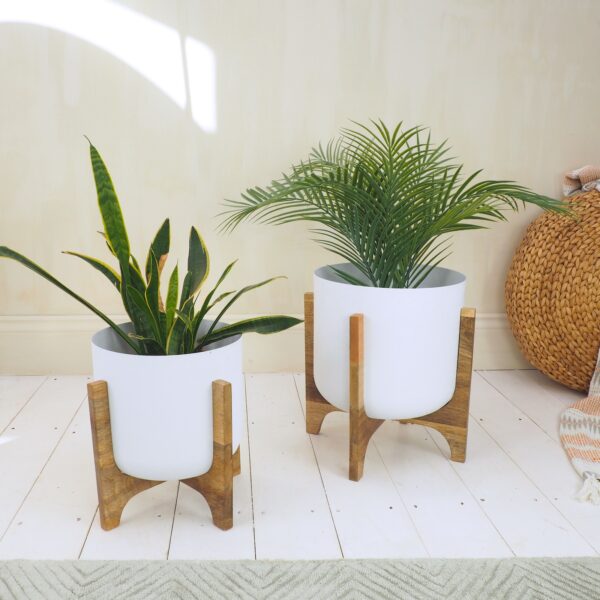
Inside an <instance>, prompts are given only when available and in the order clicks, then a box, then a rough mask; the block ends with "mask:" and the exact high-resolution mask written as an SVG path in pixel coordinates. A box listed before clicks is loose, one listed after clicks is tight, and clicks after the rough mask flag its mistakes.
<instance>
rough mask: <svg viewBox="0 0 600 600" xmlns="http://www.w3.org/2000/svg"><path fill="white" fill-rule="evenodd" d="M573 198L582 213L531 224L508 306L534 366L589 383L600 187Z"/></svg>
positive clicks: (580, 384)
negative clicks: (575, 216) (575, 217)
mask: <svg viewBox="0 0 600 600" xmlns="http://www.w3.org/2000/svg"><path fill="white" fill-rule="evenodd" d="M572 205H573V209H574V212H575V213H576V215H577V217H578V218H577V219H572V218H569V217H564V216H559V215H556V214H554V213H544V214H542V215H541V216H540V217H538V218H537V219H536V220H535V221H533V222H532V223H531V224H530V225H529V227H528V228H527V231H526V233H525V237H524V238H523V240H522V242H521V244H520V246H519V247H518V249H517V251H516V253H515V256H514V258H513V261H512V264H511V266H510V269H509V271H508V276H507V279H506V287H505V301H506V314H507V316H508V321H509V323H510V326H511V329H512V332H513V334H514V336H515V338H516V340H517V343H518V344H519V346H520V348H521V351H522V352H523V354H524V356H525V358H526V359H527V360H528V361H529V362H530V363H531V364H532V365H533V366H534V367H536V368H537V369H539V370H540V371H542V373H545V374H546V375H548V376H549V377H551V378H552V379H554V380H555V381H558V382H560V383H562V384H564V385H566V386H568V387H570V388H573V389H575V390H581V391H587V389H588V386H589V383H590V379H591V377H592V373H593V372H594V367H595V364H596V359H597V356H598V348H599V346H600V192H597V191H593V192H587V193H584V194H579V195H577V196H574V197H573V199H572Z"/></svg>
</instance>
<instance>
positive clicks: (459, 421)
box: [400, 308, 475, 462]
mask: <svg viewBox="0 0 600 600" xmlns="http://www.w3.org/2000/svg"><path fill="white" fill-rule="evenodd" d="M474 339H475V309H474V308H463V309H462V310H461V313H460V337H459V346H458V362H457V365H456V387H455V389H454V395H453V396H452V398H451V400H450V401H449V402H448V404H445V405H444V406H442V408H440V409H439V410H436V411H435V412H433V413H431V414H429V415H426V416H424V417H418V418H416V419H406V420H402V421H400V422H401V423H416V424H417V425H424V426H425V427H432V428H433V429H437V430H438V431H439V432H440V433H441V434H442V435H443V436H444V437H445V438H446V441H447V442H448V445H449V446H450V459H451V460H453V461H456V462H465V460H466V456H467V433H468V429H469V402H470V398H471V376H472V373H473V343H474Z"/></svg>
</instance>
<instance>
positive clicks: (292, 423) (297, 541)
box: [246, 374, 341, 560]
mask: <svg viewBox="0 0 600 600" xmlns="http://www.w3.org/2000/svg"><path fill="white" fill-rule="evenodd" d="M246 392H247V399H248V418H249V424H248V427H249V432H250V458H251V461H252V488H253V498H254V520H255V528H256V557H257V558H259V559H262V558H266V559H275V558H281V559H291V560H293V559H302V558H308V557H310V558H315V559H325V558H340V557H341V551H340V546H339V542H338V539H337V535H336V530H335V526H334V523H333V519H332V518H331V514H330V509H329V506H328V502H327V497H326V495H325V491H324V489H323V485H322V482H321V479H320V477H319V471H318V469H317V465H316V461H315V457H314V453H313V450H312V447H311V443H310V439H309V437H308V436H307V435H306V433H305V431H304V425H303V424H304V417H303V415H302V410H301V408H300V404H299V403H298V396H297V392H296V386H295V384H294V379H293V376H292V375H291V374H269V375H256V374H251V375H247V376H246Z"/></svg>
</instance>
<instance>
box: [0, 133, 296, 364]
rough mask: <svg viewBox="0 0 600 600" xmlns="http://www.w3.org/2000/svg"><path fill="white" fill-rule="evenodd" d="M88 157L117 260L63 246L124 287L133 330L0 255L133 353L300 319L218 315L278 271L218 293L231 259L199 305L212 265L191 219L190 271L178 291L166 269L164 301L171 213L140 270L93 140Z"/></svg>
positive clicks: (190, 345)
mask: <svg viewBox="0 0 600 600" xmlns="http://www.w3.org/2000/svg"><path fill="white" fill-rule="evenodd" d="M90 157H91V162H92V169H93V172H94V179H95V182H96V190H97V193H98V205H99V208H100V214H101V216H102V221H103V224H104V231H103V232H101V235H103V236H104V238H105V240H106V245H107V247H108V250H109V251H110V253H111V254H112V256H113V257H114V258H115V259H116V260H117V262H118V264H119V266H118V271H117V270H115V269H113V268H112V267H111V266H110V265H108V264H107V263H105V262H103V261H101V260H99V259H97V258H93V257H91V256H87V255H85V254H81V253H79V252H66V254H70V255H72V256H77V257H79V258H81V259H82V260H84V261H85V262H86V263H88V264H90V265H91V266H92V267H94V268H95V269H96V270H98V271H99V272H100V273H102V274H103V275H104V276H105V277H106V278H107V279H108V280H109V281H110V283H111V284H112V285H113V286H114V287H115V288H116V290H117V291H118V292H119V294H120V295H121V299H122V301H123V305H124V307H125V310H126V311H127V314H128V315H129V318H130V319H131V323H132V325H133V332H130V333H127V332H126V331H125V329H124V328H122V327H120V326H119V325H117V324H116V323H114V322H113V321H112V320H111V319H110V318H109V317H107V316H106V315H105V314H104V313H103V312H101V311H100V310H99V309H98V308H96V307H95V306H93V305H92V304H91V303H90V302H88V301H87V300H85V299H84V298H82V297H81V296H79V295H78V294H76V293H75V292H74V291H72V290H71V289H70V288H68V287H67V286H66V285H64V284H63V283H61V282H60V281H58V280H57V279H56V278H55V277H53V276H52V275H51V274H50V273H48V272H47V271H45V270H44V269H43V268H42V267H40V266H39V265H37V264H36V263H34V262H33V261H32V260H30V259H28V258H27V257H25V256H23V255H22V254H20V253H18V252H16V251H15V250H12V249H10V248H7V247H6V246H0V257H4V258H10V259H13V260H15V261H17V262H19V263H21V264H22V265H24V266H25V267H27V268H28V269H31V270H32V271H33V272H34V273H37V274H38V275H41V276H42V277H43V278H44V279H46V280H48V281H49V282H50V283H53V284H54V285H55V286H57V287H58V288H60V289H61V290H63V291H64V292H66V293H67V294H69V296H71V297H73V298H75V300H77V301H78V302H80V303H81V304H83V305H84V306H86V307H87V308H89V309H90V310H91V311H92V312H94V313H95V314H96V315H98V316H99V317H100V318H101V319H103V320H104V321H105V322H106V323H108V325H109V326H110V327H111V328H112V329H113V330H114V331H115V333H116V334H117V335H118V336H120V337H121V338H122V339H123V341H124V342H125V343H126V344H127V345H128V346H130V347H131V349H132V350H133V351H134V352H136V353H138V354H144V355H167V354H187V353H191V352H200V351H201V350H202V349H204V348H206V346H208V345H209V344H212V343H214V342H218V341H221V340H224V339H227V338H229V337H232V336H236V335H239V334H243V333H248V332H256V333H275V332H278V331H282V330H284V329H287V328H289V327H292V326H293V325H296V324H297V323H299V322H300V321H299V319H295V318H293V317H287V316H282V315H274V316H265V317H257V318H252V319H246V320H243V321H239V322H237V323H233V324H228V325H224V324H222V323H221V319H222V318H223V317H224V315H225V313H226V312H227V311H228V310H229V309H230V308H231V306H232V305H233V303H234V302H235V301H236V300H238V299H239V298H240V297H241V296H242V295H243V294H245V293H246V292H249V291H250V290H253V289H256V288H259V287H261V286H263V285H266V284H267V283H270V282H271V281H273V280H274V279H277V277H274V278H272V279H267V280H265V281H261V282H260V283H256V284H253V285H248V286H246V287H244V288H242V289H241V290H238V291H227V292H223V293H218V290H219V288H220V286H221V284H222V283H223V281H224V280H225V278H226V277H227V275H228V274H229V273H230V271H231V269H232V268H233V266H234V264H235V261H234V262H232V263H231V264H229V265H228V266H227V267H226V268H225V270H224V271H223V273H222V274H221V276H220V277H219V279H218V280H217V283H216V285H215V286H214V287H213V288H212V289H211V290H210V291H209V292H208V293H207V294H206V296H205V297H204V300H203V301H202V303H201V304H200V308H196V304H197V302H198V298H199V295H200V290H201V287H202V284H203V283H204V282H205V280H206V278H207V276H208V273H209V255H208V251H207V249H206V246H205V245H204V242H203V240H202V238H201V237H200V234H199V233H198V231H197V230H196V229H195V228H194V227H192V228H191V231H190V238H189V254H188V261H187V272H186V274H185V276H184V278H183V283H182V286H181V294H180V293H179V269H178V266H177V265H176V266H175V268H174V269H173V271H172V272H171V275H170V277H169V281H168V286H167V295H166V301H165V302H163V299H162V296H161V291H160V280H161V273H162V271H163V268H164V266H165V262H166V260H167V256H168V254H169V246H170V224H169V219H166V220H165V221H164V223H163V224H162V225H161V226H160V228H159V229H158V232H157V233H156V235H155V237H154V239H153V241H152V243H151V245H150V249H149V251H148V255H147V257H146V262H145V268H144V270H143V271H142V270H141V268H140V265H139V263H138V261H137V260H136V259H135V257H134V256H133V255H132V254H131V251H130V247H129V239H128V236H127V229H126V227H125V221H124V219H123V214H122V212H121V206H120V204H119V200H118V198H117V194H116V192H115V189H114V186H113V183H112V180H111V177H110V174H109V172H108V170H107V168H106V166H105V164H104V161H103V160H102V158H101V156H100V154H99V153H98V151H97V150H96V148H95V147H94V146H93V145H92V144H91V143H90ZM225 300H227V301H226V302H225ZM220 303H223V304H220ZM217 305H221V308H220V309H219V310H218V313H217V316H216V318H215V319H214V320H213V321H212V323H210V324H208V325H207V327H205V328H204V329H205V330H206V331H205V332H203V333H202V334H200V332H201V331H202V329H201V325H202V322H203V320H204V319H205V317H206V315H207V313H208V312H209V311H212V310H213V309H214V310H215V311H216V310H217V309H216V307H217Z"/></svg>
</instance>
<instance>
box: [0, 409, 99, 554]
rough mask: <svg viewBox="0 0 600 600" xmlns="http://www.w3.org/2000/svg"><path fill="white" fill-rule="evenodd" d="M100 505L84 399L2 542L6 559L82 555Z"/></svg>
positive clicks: (0, 544) (2, 552)
mask: <svg viewBox="0 0 600 600" xmlns="http://www.w3.org/2000/svg"><path fill="white" fill-rule="evenodd" d="M97 505H98V499H97V495H96V479H95V475H94V458H93V453H92V439H91V433H90V418H89V410H88V404H87V402H84V403H83V404H82V405H81V407H80V408H79V410H78V411H77V414H76V415H75V418H74V419H73V422H72V423H71V425H70V426H69V428H68V429H67V430H66V432H65V434H64V436H63V437H62V439H61V440H60V442H59V444H58V446H57V447H56V450H55V451H54V453H53V454H52V456H51V458H50V460H49V461H48V463H47V464H46V466H45V467H44V469H43V471H42V472H41V474H40V476H39V477H38V479H37V481H36V483H35V485H34V486H33V488H32V490H31V492H30V493H29V495H28V496H27V498H26V500H25V502H24V503H23V505H22V507H21V509H20V510H19V511H18V512H17V514H16V515H15V518H14V520H13V522H12V523H11V525H10V527H9V529H8V530H7V532H6V535H5V536H4V538H3V539H2V542H0V558H25V559H53V560H66V559H76V558H78V557H79V553H80V551H81V548H82V546H83V542H84V540H85V537H86V535H87V532H88V529H89V527H90V524H91V522H92V519H93V518H94V514H95V512H96V507H97Z"/></svg>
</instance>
